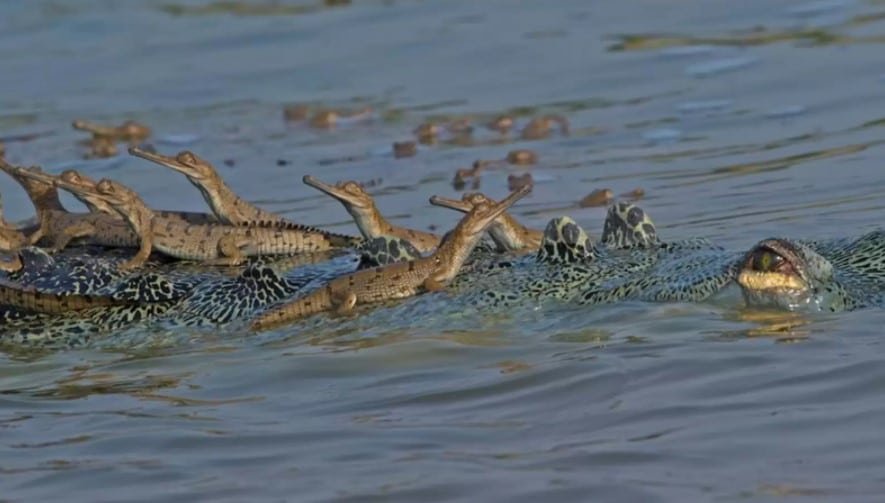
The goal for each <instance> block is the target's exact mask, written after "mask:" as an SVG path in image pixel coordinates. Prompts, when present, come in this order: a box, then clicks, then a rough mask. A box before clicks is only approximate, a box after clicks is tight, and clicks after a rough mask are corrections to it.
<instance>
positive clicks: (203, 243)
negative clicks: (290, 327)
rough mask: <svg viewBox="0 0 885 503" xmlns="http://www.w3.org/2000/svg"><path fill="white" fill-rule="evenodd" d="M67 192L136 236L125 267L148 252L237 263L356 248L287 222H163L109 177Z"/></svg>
mask: <svg viewBox="0 0 885 503" xmlns="http://www.w3.org/2000/svg"><path fill="white" fill-rule="evenodd" d="M66 188H67V187H66ZM71 190H74V191H78V192H91V193H93V194H95V195H98V196H99V197H101V198H103V199H104V200H105V201H106V202H107V203H108V204H110V205H111V206H112V207H113V208H114V210H115V211H117V213H119V214H120V215H121V216H122V217H123V218H125V219H126V221H127V222H128V223H129V225H130V226H131V227H132V229H133V230H134V231H135V233H136V234H137V235H138V239H139V242H140V247H139V250H138V253H137V254H136V255H135V256H134V257H133V258H132V259H131V260H129V261H128V262H126V263H124V264H121V266H120V267H122V268H124V269H132V268H136V267H140V266H141V265H143V264H144V263H145V261H146V260H147V258H148V257H149V256H150V253H151V250H152V249H153V248H156V249H157V250H159V251H161V252H163V253H165V254H166V255H169V256H172V257H176V258H180V259H188V260H200V261H207V262H209V263H213V264H218V265H237V264H240V263H242V262H243V260H244V259H245V257H248V256H258V255H280V254H291V253H302V252H316V251H324V250H329V249H332V248H336V247H352V246H355V245H357V244H359V240H357V239H356V238H352V237H349V236H341V235H337V234H330V233H327V232H324V231H321V230H319V229H313V228H309V227H296V226H293V225H288V224H277V225H275V226H274V225H268V226H262V227H239V226H227V225H189V224H183V223H181V222H179V221H170V220H166V219H164V218H162V217H160V216H158V215H156V214H154V212H153V211H151V210H150V208H148V207H147V206H146V205H145V204H144V201H142V200H141V198H140V197H138V194H136V193H135V192H134V191H132V190H131V189H128V188H126V187H124V186H123V185H121V184H119V183H117V182H114V181H112V180H108V179H103V180H101V181H100V182H99V183H98V184H97V185H95V186H87V185H81V186H77V187H76V188H74V187H73V186H72V187H71Z"/></svg>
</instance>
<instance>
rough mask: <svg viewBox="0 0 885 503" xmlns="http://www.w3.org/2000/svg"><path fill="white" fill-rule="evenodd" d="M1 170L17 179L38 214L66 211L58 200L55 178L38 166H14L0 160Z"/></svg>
mask: <svg viewBox="0 0 885 503" xmlns="http://www.w3.org/2000/svg"><path fill="white" fill-rule="evenodd" d="M0 170H2V171H4V172H6V173H7V174H8V175H9V176H11V177H12V178H13V179H15V181H16V182H18V183H19V185H21V186H22V188H23V189H25V192H27V193H28V197H29V198H30V199H31V202H33V203H34V206H35V207H36V208H37V210H38V212H39V211H40V210H44V209H52V210H64V207H63V206H62V205H61V201H59V199H58V191H57V190H56V188H55V185H54V183H53V181H54V177H53V176H52V175H49V174H47V173H44V172H43V170H42V169H40V168H39V167H38V166H30V167H27V168H25V167H21V166H13V165H11V164H9V163H7V162H6V161H5V160H3V159H2V158H0Z"/></svg>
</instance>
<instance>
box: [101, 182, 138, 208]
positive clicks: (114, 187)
mask: <svg viewBox="0 0 885 503" xmlns="http://www.w3.org/2000/svg"><path fill="white" fill-rule="evenodd" d="M95 191H96V192H97V193H99V194H101V195H102V196H103V197H104V199H105V201H107V202H108V204H110V205H111V206H113V207H115V208H119V207H121V206H126V205H129V204H131V203H132V202H133V201H135V200H139V199H140V198H139V197H138V194H136V193H135V191H133V190H132V189H130V188H128V187H125V186H124V185H123V184H121V183H117V182H115V181H113V180H111V179H109V178H102V179H101V180H100V181H99V182H98V183H97V184H95Z"/></svg>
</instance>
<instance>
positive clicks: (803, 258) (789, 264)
mask: <svg viewBox="0 0 885 503" xmlns="http://www.w3.org/2000/svg"><path fill="white" fill-rule="evenodd" d="M832 279H833V278H832V268H831V267H830V265H829V262H827V261H826V259H824V258H823V257H821V256H820V255H818V254H817V253H815V252H814V251H812V250H810V249H808V248H807V247H805V246H803V245H800V244H796V243H793V242H791V241H787V240H783V239H767V240H765V241H762V242H760V243H758V244H757V245H756V246H754V247H753V248H752V249H751V250H750V251H749V252H748V253H747V254H746V255H744V259H743V261H742V263H741V266H740V271H739V273H738V277H737V282H738V284H739V285H740V287H741V290H743V293H744V298H745V299H746V301H747V303H748V304H750V305H753V306H774V307H781V308H786V309H790V310H812V311H819V310H822V309H826V306H824V305H823V304H824V303H825V302H826V301H827V299H825V298H824V296H822V295H821V293H820V291H821V289H820V285H821V284H822V283H823V282H824V281H827V280H830V281H832Z"/></svg>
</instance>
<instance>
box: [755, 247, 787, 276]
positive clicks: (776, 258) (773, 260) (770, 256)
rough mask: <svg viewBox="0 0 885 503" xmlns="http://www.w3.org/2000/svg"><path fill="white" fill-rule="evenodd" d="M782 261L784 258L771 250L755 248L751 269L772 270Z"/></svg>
mask: <svg viewBox="0 0 885 503" xmlns="http://www.w3.org/2000/svg"><path fill="white" fill-rule="evenodd" d="M783 263H784V258H783V257H781V256H780V255H778V254H777V253H774V252H773V251H771V250H767V249H764V248H763V249H761V250H756V252H755V253H753V265H752V269H753V270H754V271H759V272H773V271H776V270H777V269H778V268H779V267H780V266H781V264H783Z"/></svg>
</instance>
